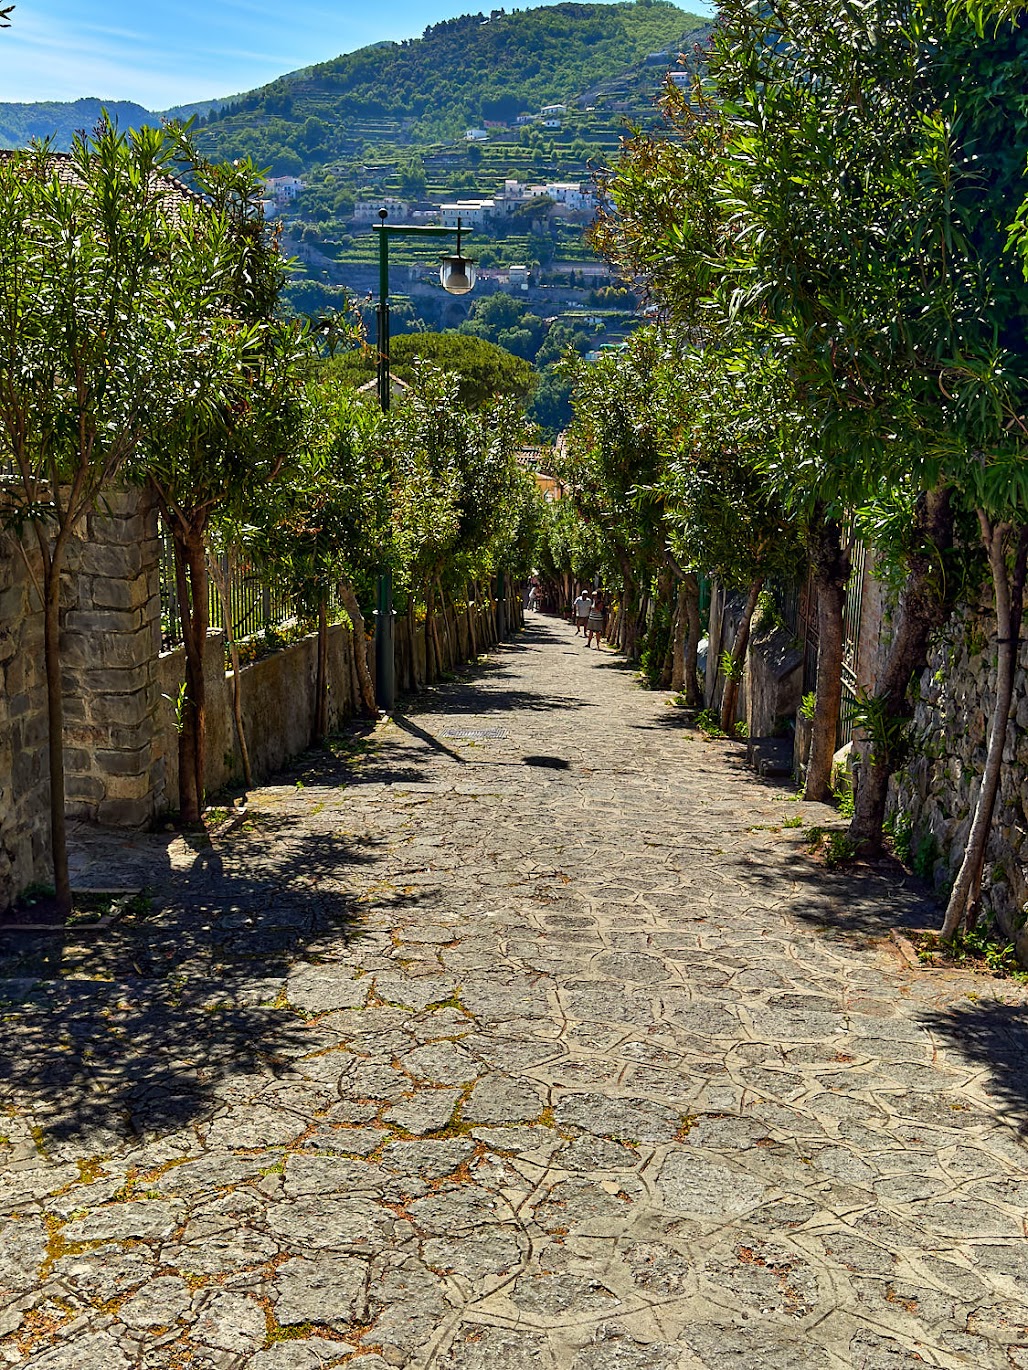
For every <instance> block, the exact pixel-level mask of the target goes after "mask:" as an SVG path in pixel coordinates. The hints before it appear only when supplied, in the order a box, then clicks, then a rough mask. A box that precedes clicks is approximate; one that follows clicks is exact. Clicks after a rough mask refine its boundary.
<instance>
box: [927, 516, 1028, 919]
mask: <svg viewBox="0 0 1028 1370" xmlns="http://www.w3.org/2000/svg"><path fill="white" fill-rule="evenodd" d="M978 521H979V523H980V524H981V529H982V541H983V542H984V544H985V550H986V551H987V552H988V554H989V569H990V570H991V572H992V584H993V590H994V592H995V600H996V634H997V650H996V705H995V708H994V709H993V711H992V722H991V725H990V728H989V745H988V750H987V752H986V756H985V770H984V772H983V774H982V783H981V787H980V788H979V790H978V802H977V803H976V804H975V810H974V818H973V819H972V820H971V831H970V832H969V833H968V837H967V846H966V848H965V849H964V859H963V860H962V861H961V863H960V870H959V871H958V872H957V878H956V880H955V881H954V884H953V890H952V892H951V894H950V897H949V903H948V904H947V905H946V917H945V920H944V922H943V925H942V937H943V939H944V940H946V941H949V940H951V939H952V938H953V937H954V936H955V935H956V933H957V931H958V929H959V928H960V925H961V923H962V922H966V924H967V925H968V926H969V927H973V925H974V922H975V920H976V918H977V912H978V899H979V895H980V892H981V887H982V874H983V872H984V869H985V853H986V848H987V847H988V843H989V829H990V827H991V825H992V815H993V811H994V809H995V807H996V795H997V794H998V793H999V785H1000V778H1001V774H1002V768H1003V749H1004V746H1005V745H1006V738H1007V724H1008V721H1009V719H1010V703H1011V700H1012V699H1013V695H1014V676H1015V674H1016V671H1017V659H1018V647H1019V645H1020V641H1021V618H1022V614H1023V610H1024V582H1025V569H1026V566H1028V529H1025V528H1022V529H1021V530H1020V532H1019V534H1018V539H1017V552H1016V555H1015V557H1014V569H1013V574H1012V575H1011V574H1010V573H1009V572H1008V570H1007V544H1008V540H1009V537H1010V533H1011V527H1010V525H1009V524H1007V523H999V524H994V523H992V522H991V520H990V519H989V518H988V517H987V515H986V514H985V513H984V512H983V511H982V510H981V509H979V510H978Z"/></svg>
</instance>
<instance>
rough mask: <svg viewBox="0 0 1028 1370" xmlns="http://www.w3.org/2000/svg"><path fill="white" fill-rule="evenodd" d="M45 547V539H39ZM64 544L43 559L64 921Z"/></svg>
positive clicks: (55, 856) (55, 844)
mask: <svg viewBox="0 0 1028 1370" xmlns="http://www.w3.org/2000/svg"><path fill="white" fill-rule="evenodd" d="M40 542H41V546H42V540H40ZM62 554H63V543H59V544H58V545H57V546H55V547H54V549H53V551H52V552H46V553H45V554H44V558H43V661H44V665H45V668H46V714H47V728H48V736H47V759H48V762H49V769H50V853H51V860H52V862H53V868H54V896H55V901H56V905H57V912H58V913H59V914H60V916H61V918H62V920H65V921H66V920H67V918H68V916H69V914H70V913H71V877H70V875H69V872H68V828H67V819H66V818H65V814H64V690H63V686H62V682H61V569H62V562H63V555H62Z"/></svg>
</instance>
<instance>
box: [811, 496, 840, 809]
mask: <svg viewBox="0 0 1028 1370" xmlns="http://www.w3.org/2000/svg"><path fill="white" fill-rule="evenodd" d="M810 554H811V561H812V563H813V567H814V583H815V586H816V587H817V685H816V689H815V702H814V722H813V727H812V729H811V740H810V759H809V761H808V763H807V776H806V783H805V785H804V789H803V797H804V799H809V800H811V801H812V802H815V803H820V804H826V803H828V801H829V800H830V799H831V792H832V757H833V756H834V755H835V743H836V738H837V737H838V735H839V711H840V706H841V704H842V646H843V632H842V618H843V610H844V609H845V607H846V583H847V581H848V580H849V576H850V557H849V550H848V549H846V548H844V547H843V545H842V525H841V524H840V523H839V521H838V519H827V520H826V519H818V520H816V521H815V523H814V526H813V529H812V536H811V547H810Z"/></svg>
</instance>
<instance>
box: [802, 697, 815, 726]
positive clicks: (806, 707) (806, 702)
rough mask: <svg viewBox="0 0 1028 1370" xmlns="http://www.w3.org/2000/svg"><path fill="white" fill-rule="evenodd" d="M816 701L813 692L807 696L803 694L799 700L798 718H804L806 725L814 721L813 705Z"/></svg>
mask: <svg viewBox="0 0 1028 1370" xmlns="http://www.w3.org/2000/svg"><path fill="white" fill-rule="evenodd" d="M816 700H817V696H816V695H815V694H814V691H813V690H811V691H810V693H809V694H805V695H804V696H803V698H802V699H801V700H800V717H801V718H805V719H806V720H807V722H808V723H812V722H813V720H814V705H815V702H816Z"/></svg>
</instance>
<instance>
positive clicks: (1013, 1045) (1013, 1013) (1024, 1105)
mask: <svg viewBox="0 0 1028 1370" xmlns="http://www.w3.org/2000/svg"><path fill="white" fill-rule="evenodd" d="M919 1022H920V1023H921V1026H922V1027H923V1028H925V1029H926V1031H928V1032H931V1033H934V1034H935V1036H937V1037H940V1038H942V1039H943V1040H944V1041H945V1042H946V1043H947V1045H948V1046H950V1047H953V1048H955V1049H956V1050H957V1051H959V1052H960V1054H961V1056H963V1057H965V1058H966V1059H967V1060H968V1061H971V1062H973V1063H974V1064H975V1065H977V1066H979V1067H982V1068H984V1069H985V1070H986V1071H987V1072H988V1076H989V1082H990V1086H991V1089H990V1092H991V1093H992V1094H994V1095H995V1096H997V1097H998V1098H999V1099H1000V1100H1001V1101H1002V1103H1003V1105H1004V1106H1005V1107H1006V1108H1007V1109H1009V1110H1010V1111H1011V1112H1012V1113H1013V1114H1014V1115H1015V1117H1014V1119H1012V1120H1011V1121H1015V1122H1016V1125H1017V1127H1018V1130H1019V1132H1020V1133H1021V1135H1022V1136H1026V1135H1028V1011H1026V1010H1025V1008H1024V1006H1023V1005H1014V1004H998V1003H995V1002H992V1003H989V1002H982V1001H978V1002H976V1003H968V1002H963V1003H960V1004H957V1005H955V1006H954V1007H953V1008H951V1009H947V1010H945V1011H939V1012H934V1013H924V1014H922V1015H920V1018H919Z"/></svg>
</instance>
